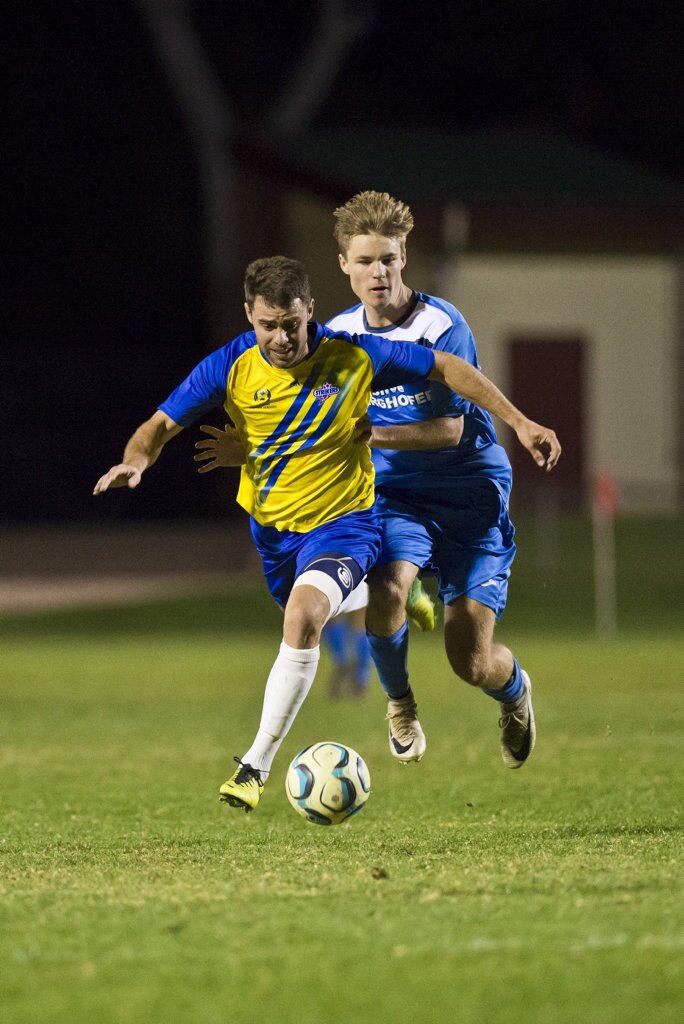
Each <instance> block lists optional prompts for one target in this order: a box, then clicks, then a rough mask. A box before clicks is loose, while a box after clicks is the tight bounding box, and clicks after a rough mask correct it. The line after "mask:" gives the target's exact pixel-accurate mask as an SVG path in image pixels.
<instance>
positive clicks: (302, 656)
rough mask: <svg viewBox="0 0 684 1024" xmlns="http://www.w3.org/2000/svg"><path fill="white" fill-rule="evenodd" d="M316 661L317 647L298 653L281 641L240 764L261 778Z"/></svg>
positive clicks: (302, 697)
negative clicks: (251, 737) (253, 731)
mask: <svg viewBox="0 0 684 1024" xmlns="http://www.w3.org/2000/svg"><path fill="white" fill-rule="evenodd" d="M319 657H320V647H312V648H311V650H308V651H298V650H297V648H296V647H288V645H287V644H286V643H285V641H284V640H283V642H282V643H281V645H280V653H279V654H278V657H277V658H276V660H275V661H274V663H273V668H272V669H271V672H270V674H269V677H268V681H267V682H266V689H265V691H264V706H263V710H262V712H261V721H260V722H259V731H258V732H257V734H256V737H255V739H254V742H253V743H252V746H251V747H250V748H249V750H248V751H247V752H246V753H245V754H243V756H242V758H241V760H242V762H243V764H251V766H252V768H257V769H258V770H259V771H260V772H261V773H262V774H265V773H267V772H269V771H270V770H271V764H272V763H273V758H274V757H275V756H276V754H277V752H278V748H279V747H280V744H281V743H282V742H283V740H284V739H285V737H286V736H287V734H288V732H289V730H290V726H291V725H292V723H293V722H294V720H295V718H296V716H297V712H298V711H299V709H300V707H301V706H302V704H303V703H304V700H305V698H306V695H307V693H308V692H309V690H310V689H311V684H312V683H313V681H314V677H315V675H316V669H317V668H318V659H319Z"/></svg>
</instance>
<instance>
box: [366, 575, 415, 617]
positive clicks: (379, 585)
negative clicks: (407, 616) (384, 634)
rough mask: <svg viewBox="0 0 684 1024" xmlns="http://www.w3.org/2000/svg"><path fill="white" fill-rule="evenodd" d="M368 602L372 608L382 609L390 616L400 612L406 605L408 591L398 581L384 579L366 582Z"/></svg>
mask: <svg viewBox="0 0 684 1024" xmlns="http://www.w3.org/2000/svg"><path fill="white" fill-rule="evenodd" d="M368 586H369V592H370V593H369V600H370V603H372V604H373V605H374V607H375V608H376V609H377V608H382V609H384V610H386V612H387V613H388V614H390V615H393V614H394V613H396V612H397V611H401V610H402V609H403V608H404V606H405V605H406V598H407V596H408V590H407V588H406V587H404V585H403V584H402V582H401V581H400V580H398V579H395V578H391V577H385V578H384V579H383V578H379V579H376V580H375V581H373V580H371V578H370V577H369V580H368Z"/></svg>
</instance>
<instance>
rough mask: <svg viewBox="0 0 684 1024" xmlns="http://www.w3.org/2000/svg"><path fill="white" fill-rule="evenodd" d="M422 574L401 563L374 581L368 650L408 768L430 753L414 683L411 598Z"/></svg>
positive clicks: (399, 755)
mask: <svg viewBox="0 0 684 1024" xmlns="http://www.w3.org/2000/svg"><path fill="white" fill-rule="evenodd" d="M417 572H418V567H417V566H416V565H413V563H412V562H403V561H398V562H390V563H389V564H388V565H384V566H376V567H375V568H374V569H373V570H372V571H371V572H370V573H369V575H368V588H369V599H368V608H367V610H366V629H367V633H368V644H369V647H370V652H371V657H372V659H373V662H374V664H375V667H376V669H377V672H378V677H379V679H380V682H381V684H382V687H383V689H384V691H385V693H386V694H387V698H388V700H387V718H388V720H389V745H390V751H391V753H392V755H393V757H395V758H396V759H397V760H398V761H401V762H403V763H407V762H409V761H420V759H421V758H422V756H423V754H424V753H425V747H426V742H425V735H424V733H423V730H422V728H421V725H420V722H419V721H418V708H417V707H416V702H415V699H414V696H413V692H412V690H411V687H410V684H409V678H408V621H407V618H406V597H407V595H408V591H409V588H410V586H411V584H412V582H413V580H414V579H415V577H416V574H417Z"/></svg>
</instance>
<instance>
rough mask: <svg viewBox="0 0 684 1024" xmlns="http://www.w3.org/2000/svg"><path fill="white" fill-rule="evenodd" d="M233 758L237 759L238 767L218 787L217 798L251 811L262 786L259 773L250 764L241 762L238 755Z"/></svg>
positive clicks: (256, 802)
mask: <svg viewBox="0 0 684 1024" xmlns="http://www.w3.org/2000/svg"><path fill="white" fill-rule="evenodd" d="M233 760H234V761H237V763H238V766H239V767H238V769H237V771H236V772H235V774H234V775H231V777H230V778H229V779H228V780H227V782H224V783H223V785H222V786H221V788H220V789H219V800H220V801H221V802H222V803H224V804H230V806H231V807H244V809H245V811H247V812H249V811H253V810H254V808H255V807H256V805H257V804H258V803H259V797H260V796H261V791H262V790H263V788H264V784H263V782H262V781H261V773H260V772H259V771H257V769H256V768H252V766H251V764H243V763H242V761H241V760H240V758H239V757H234V758H233Z"/></svg>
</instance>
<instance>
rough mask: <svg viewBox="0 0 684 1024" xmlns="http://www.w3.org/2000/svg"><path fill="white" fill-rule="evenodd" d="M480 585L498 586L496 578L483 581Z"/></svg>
mask: <svg viewBox="0 0 684 1024" xmlns="http://www.w3.org/2000/svg"><path fill="white" fill-rule="evenodd" d="M480 586H481V587H495V586H496V580H487V582H486V583H481V584H480Z"/></svg>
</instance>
